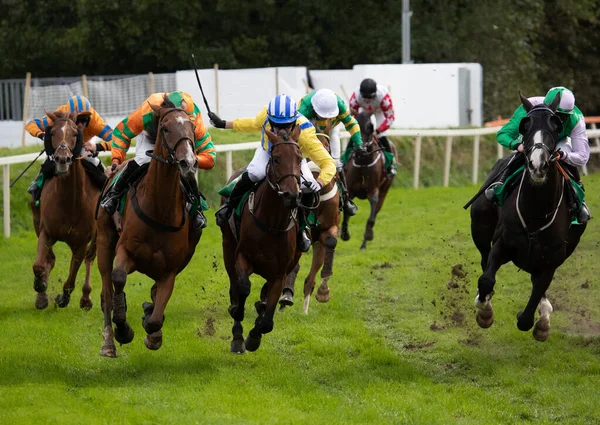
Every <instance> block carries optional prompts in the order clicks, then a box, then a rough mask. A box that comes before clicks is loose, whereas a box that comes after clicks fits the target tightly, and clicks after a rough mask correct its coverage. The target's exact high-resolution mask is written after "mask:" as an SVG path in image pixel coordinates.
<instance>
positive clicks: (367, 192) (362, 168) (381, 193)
mask: <svg viewBox="0 0 600 425" xmlns="http://www.w3.org/2000/svg"><path fill="white" fill-rule="evenodd" d="M356 120H357V121H358V124H359V126H360V134H361V137H362V141H363V146H364V147H365V149H366V152H367V155H362V156H358V155H356V154H355V153H356V152H357V151H354V152H353V154H352V156H351V158H350V160H349V161H348V163H347V164H346V165H345V166H344V170H345V172H346V182H347V183H348V193H349V195H350V198H351V199H353V198H355V197H356V198H358V199H368V200H369V204H370V205H371V213H370V214H369V218H368V219H367V227H366V229H365V233H364V235H363V243H362V245H361V246H360V249H366V248H367V241H372V240H373V226H375V217H377V214H378V213H379V211H380V210H381V207H382V206H383V201H385V197H386V195H387V192H388V190H389V189H390V187H391V186H392V181H393V179H394V178H393V177H392V178H388V177H387V175H386V171H385V155H384V153H383V147H382V146H381V145H380V144H379V142H378V141H377V137H376V136H375V127H374V126H373V123H372V122H371V117H370V116H369V115H368V114H366V113H364V112H360V113H359V114H358V115H357V117H356ZM390 147H391V149H392V151H393V153H394V156H395V157H396V160H397V159H398V158H397V153H396V147H395V146H394V144H393V143H390ZM349 220H350V217H349V216H348V215H347V214H346V213H345V212H344V221H343V223H342V232H341V238H342V240H344V241H347V240H349V239H350V233H349V232H348V221H349Z"/></svg>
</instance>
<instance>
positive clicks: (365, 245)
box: [360, 241, 367, 251]
mask: <svg viewBox="0 0 600 425" xmlns="http://www.w3.org/2000/svg"><path fill="white" fill-rule="evenodd" d="M365 249H367V242H366V241H365V242H363V243H362V245H361V246H360V250H361V251H364V250H365Z"/></svg>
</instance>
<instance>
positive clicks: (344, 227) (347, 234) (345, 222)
mask: <svg viewBox="0 0 600 425" xmlns="http://www.w3.org/2000/svg"><path fill="white" fill-rule="evenodd" d="M348 221H350V216H349V215H348V214H346V212H344V220H343V221H342V232H341V233H340V237H341V238H342V240H343V241H349V240H350V232H349V231H348Z"/></svg>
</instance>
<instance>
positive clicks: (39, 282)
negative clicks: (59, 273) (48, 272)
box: [33, 276, 48, 292]
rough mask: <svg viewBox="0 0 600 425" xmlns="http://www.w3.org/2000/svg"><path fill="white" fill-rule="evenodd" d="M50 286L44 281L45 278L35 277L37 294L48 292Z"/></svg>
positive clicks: (34, 288) (34, 285) (34, 287)
mask: <svg viewBox="0 0 600 425" xmlns="http://www.w3.org/2000/svg"><path fill="white" fill-rule="evenodd" d="M46 289H48V284H47V283H46V282H45V281H44V276H40V277H37V276H36V277H35V278H34V279H33V290H34V291H35V292H46Z"/></svg>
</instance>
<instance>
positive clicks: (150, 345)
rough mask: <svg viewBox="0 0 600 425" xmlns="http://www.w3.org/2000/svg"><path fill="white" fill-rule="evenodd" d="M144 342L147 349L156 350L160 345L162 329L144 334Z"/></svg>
mask: <svg viewBox="0 0 600 425" xmlns="http://www.w3.org/2000/svg"><path fill="white" fill-rule="evenodd" d="M144 344H145V345H146V348H147V349H149V350H158V349H159V348H160V347H161V345H162V330H160V331H156V332H154V333H151V334H148V335H146V338H144Z"/></svg>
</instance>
